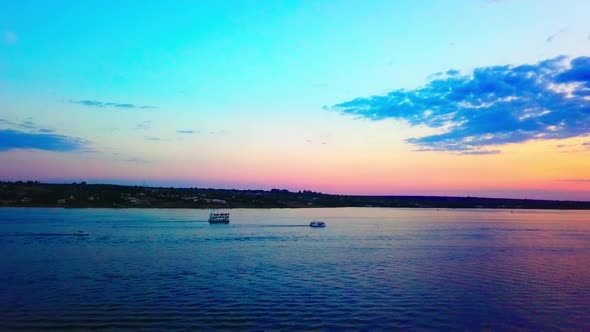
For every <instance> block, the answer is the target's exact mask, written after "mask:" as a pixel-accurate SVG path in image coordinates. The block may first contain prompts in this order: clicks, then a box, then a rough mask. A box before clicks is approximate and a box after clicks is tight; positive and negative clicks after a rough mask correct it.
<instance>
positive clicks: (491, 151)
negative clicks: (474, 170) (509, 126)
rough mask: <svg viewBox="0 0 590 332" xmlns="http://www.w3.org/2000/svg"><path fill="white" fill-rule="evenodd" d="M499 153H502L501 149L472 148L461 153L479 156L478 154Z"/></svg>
mask: <svg viewBox="0 0 590 332" xmlns="http://www.w3.org/2000/svg"><path fill="white" fill-rule="evenodd" d="M499 153H501V151H500V150H470V151H463V152H461V153H459V154H462V155H474V156H478V155H488V154H499Z"/></svg>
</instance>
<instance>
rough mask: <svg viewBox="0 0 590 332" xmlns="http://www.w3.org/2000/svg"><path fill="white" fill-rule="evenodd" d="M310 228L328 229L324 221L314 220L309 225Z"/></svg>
mask: <svg viewBox="0 0 590 332" xmlns="http://www.w3.org/2000/svg"><path fill="white" fill-rule="evenodd" d="M309 227H314V228H323V227H326V223H325V222H323V221H319V220H314V221H312V222H310V223H309Z"/></svg>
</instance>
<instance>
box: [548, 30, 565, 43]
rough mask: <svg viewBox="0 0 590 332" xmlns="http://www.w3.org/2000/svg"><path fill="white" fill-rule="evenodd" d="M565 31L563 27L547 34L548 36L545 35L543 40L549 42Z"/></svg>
mask: <svg viewBox="0 0 590 332" xmlns="http://www.w3.org/2000/svg"><path fill="white" fill-rule="evenodd" d="M565 32H567V28H563V29H561V30H559V31H557V32H555V33H553V34H551V35H549V37H547V39H545V42H547V43H551V42H552V41H553V40H555V38H557V37H558V36H559V35H561V34H562V33H565Z"/></svg>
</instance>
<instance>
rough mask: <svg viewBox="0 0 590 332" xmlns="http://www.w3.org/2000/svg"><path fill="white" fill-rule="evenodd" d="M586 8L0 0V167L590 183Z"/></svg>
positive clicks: (478, 187)
mask: <svg viewBox="0 0 590 332" xmlns="http://www.w3.org/2000/svg"><path fill="white" fill-rule="evenodd" d="M587 13H590V2H589V1H586V0H563V1H545V0H535V1H532V0H531V1H529V0H495V1H494V0H445V1H442V0H440V1H437V0H433V1H426V0H423V1H422V0H419V1H388V0H371V1H338V0H334V1H296V0H291V1H275V0H272V1H271V0H268V1H237V0H235V1H168V2H163V1H149V0H148V1H133V0H130V1H125V2H120V1H109V0H102V1H92V0H89V1H79V2H76V1H58V0H56V1H51V2H48V1H26V0H19V1H10V0H6V1H2V2H0V180H4V181H7V180H8V181H11V180H39V181H44V182H58V183H63V182H73V181H86V182H88V183H119V184H133V185H144V184H145V185H152V186H175V187H215V188H238V189H245V188H250V189H271V188H284V189H289V190H314V191H320V192H325V193H337V194H371V195H453V196H484V197H514V198H540V199H564V200H565V199H575V200H587V201H590V20H588V18H587Z"/></svg>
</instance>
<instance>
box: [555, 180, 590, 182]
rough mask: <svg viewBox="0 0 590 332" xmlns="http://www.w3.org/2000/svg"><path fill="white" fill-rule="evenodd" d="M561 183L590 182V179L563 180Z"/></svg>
mask: <svg viewBox="0 0 590 332" xmlns="http://www.w3.org/2000/svg"><path fill="white" fill-rule="evenodd" d="M560 181H566V182H590V179H561V180H560Z"/></svg>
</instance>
